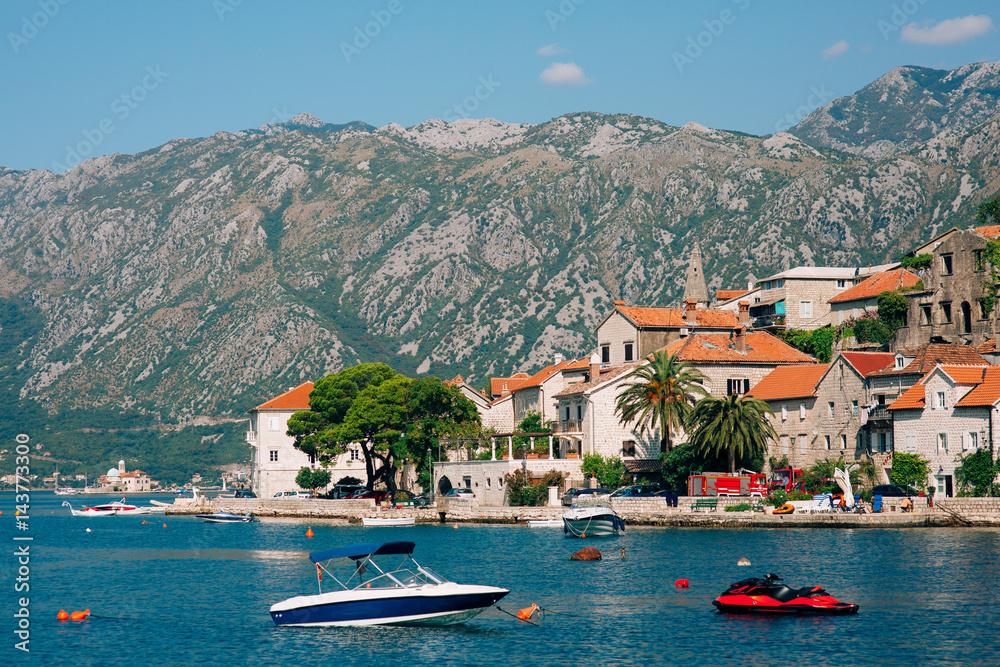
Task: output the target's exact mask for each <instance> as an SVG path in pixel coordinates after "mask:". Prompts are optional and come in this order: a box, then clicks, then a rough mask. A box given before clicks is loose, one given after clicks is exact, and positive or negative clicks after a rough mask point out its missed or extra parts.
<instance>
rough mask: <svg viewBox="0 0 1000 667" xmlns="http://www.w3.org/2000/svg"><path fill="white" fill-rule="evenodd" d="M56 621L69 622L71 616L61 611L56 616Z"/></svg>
mask: <svg viewBox="0 0 1000 667" xmlns="http://www.w3.org/2000/svg"><path fill="white" fill-rule="evenodd" d="M56 620H57V621H68V620H69V614H67V613H66V612H65V611H64V610H62V609H60V610H59V613H58V614H56Z"/></svg>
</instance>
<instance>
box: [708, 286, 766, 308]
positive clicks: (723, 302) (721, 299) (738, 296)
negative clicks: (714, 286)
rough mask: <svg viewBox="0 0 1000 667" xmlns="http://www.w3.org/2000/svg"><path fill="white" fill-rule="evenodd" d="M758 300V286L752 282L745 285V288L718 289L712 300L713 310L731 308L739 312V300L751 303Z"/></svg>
mask: <svg viewBox="0 0 1000 667" xmlns="http://www.w3.org/2000/svg"><path fill="white" fill-rule="evenodd" d="M758 300H760V287H757V286H755V285H754V284H753V283H750V284H749V285H747V288H746V289H726V290H723V289H720V290H716V291H715V300H714V301H712V308H713V309H714V310H732V311H734V312H739V310H740V302H741V301H746V302H747V304H753V303H756V302H757V301H758Z"/></svg>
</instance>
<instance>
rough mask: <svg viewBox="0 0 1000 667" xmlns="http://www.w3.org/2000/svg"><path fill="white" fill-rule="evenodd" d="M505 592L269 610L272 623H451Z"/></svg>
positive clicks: (416, 597)
mask: <svg viewBox="0 0 1000 667" xmlns="http://www.w3.org/2000/svg"><path fill="white" fill-rule="evenodd" d="M507 593H508V591H506V590H504V589H502V588H498V589H495V591H490V592H486V593H473V594H459V595H427V596H416V595H413V596H406V597H392V598H382V599H373V600H345V601H341V602H332V603H329V602H327V603H319V604H315V605H305V606H301V607H298V608H295V609H289V610H285V611H272V612H271V618H272V620H274V623H275V625H451V624H453V623H464V622H465V621H467V620H469V619H471V618H473V617H474V616H476V615H478V614H479V613H481V612H482V611H483V610H485V609H487V608H488V607H490V606H491V605H493V604H494V603H495V602H497V601H498V600H500V599H501V598H502V597H503V596H505V595H507ZM317 597H318V596H317Z"/></svg>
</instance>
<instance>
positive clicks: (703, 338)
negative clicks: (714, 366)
mask: <svg viewBox="0 0 1000 667" xmlns="http://www.w3.org/2000/svg"><path fill="white" fill-rule="evenodd" d="M746 348H747V350H746V352H737V351H736V345H735V341H734V336H733V334H708V333H695V334H692V335H690V336H687V337H685V338H681V339H680V340H677V341H674V342H673V343H671V344H670V345H668V346H667V347H665V348H663V349H665V350H666V351H667V352H670V353H671V354H677V355H679V356H680V358H681V359H682V360H683V361H690V362H693V363H699V362H701V363H713V362H714V363H720V362H725V363H766V364H808V363H816V360H815V359H813V358H812V357H810V356H809V355H808V354H806V353H804V352H801V351H799V350H796V349H795V348H794V347H792V346H791V345H789V344H788V343H785V342H784V341H782V340H781V339H779V338H776V337H775V336H772V335H771V334H769V333H767V332H765V331H749V332H747V334H746Z"/></svg>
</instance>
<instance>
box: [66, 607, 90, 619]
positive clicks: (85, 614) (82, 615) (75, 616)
mask: <svg viewBox="0 0 1000 667" xmlns="http://www.w3.org/2000/svg"><path fill="white" fill-rule="evenodd" d="M88 616H90V610H89V609H88V610H87V611H74V612H73V613H72V614H70V615H69V620H71V621H82V620H83V619H85V618H87V617H88Z"/></svg>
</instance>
